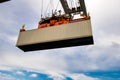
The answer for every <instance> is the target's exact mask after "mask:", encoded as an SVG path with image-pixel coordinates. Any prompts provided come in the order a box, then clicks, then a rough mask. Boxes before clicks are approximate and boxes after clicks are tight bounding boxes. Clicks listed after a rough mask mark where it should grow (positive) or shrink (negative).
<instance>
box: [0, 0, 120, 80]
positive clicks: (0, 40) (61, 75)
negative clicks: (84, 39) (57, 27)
mask: <svg viewBox="0 0 120 80" xmlns="http://www.w3.org/2000/svg"><path fill="white" fill-rule="evenodd" d="M53 1H54V3H55V4H56V3H57V0H53ZM85 2H86V7H87V11H88V12H89V13H90V16H91V23H92V31H93V37H94V45H88V46H78V47H70V48H60V49H53V50H42V51H34V52H23V51H22V50H20V49H19V48H17V47H16V42H17V38H18V35H19V30H20V28H21V26H22V25H23V24H26V29H28V30H30V29H36V28H37V25H38V22H39V20H40V18H41V0H11V1H9V2H5V3H2V4H0V80H120V31H119V30H120V27H119V26H120V22H119V19H120V9H119V7H120V5H119V3H120V0H85ZM43 3H44V4H45V7H46V5H47V4H48V2H47V1H45V0H43ZM55 6H56V5H54V7H55ZM51 8H52V7H51ZM59 8H60V9H61V7H59ZM43 11H44V12H45V9H43Z"/></svg>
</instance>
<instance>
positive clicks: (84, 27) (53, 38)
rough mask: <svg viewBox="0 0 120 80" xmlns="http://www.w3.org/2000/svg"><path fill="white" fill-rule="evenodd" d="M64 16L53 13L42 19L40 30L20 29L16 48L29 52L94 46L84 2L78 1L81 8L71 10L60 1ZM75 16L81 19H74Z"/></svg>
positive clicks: (63, 1) (62, 0) (66, 3)
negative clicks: (79, 16)
mask: <svg viewBox="0 0 120 80" xmlns="http://www.w3.org/2000/svg"><path fill="white" fill-rule="evenodd" d="M59 1H60V2H61V5H62V7H63V10H64V14H61V13H60V11H59V13H60V14H59V15H57V14H56V13H52V16H50V17H45V18H42V19H41V20H40V22H39V24H38V29H32V30H25V29H24V27H25V25H23V26H22V28H21V29H20V33H19V37H18V41H17V44H16V46H17V47H18V48H20V49H21V50H23V51H24V52H27V51H36V50H46V49H54V48H64V47H74V46H81V45H90V44H93V43H94V41H93V35H92V28H91V19H90V16H89V15H88V14H87V11H86V6H85V2H84V0H78V2H79V6H77V7H72V8H70V7H69V5H68V2H67V0H59ZM74 14H78V15H81V18H77V19H74V18H73V16H74Z"/></svg>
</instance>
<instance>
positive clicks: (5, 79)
mask: <svg viewBox="0 0 120 80" xmlns="http://www.w3.org/2000/svg"><path fill="white" fill-rule="evenodd" d="M0 80H17V79H15V78H13V77H11V76H9V75H5V74H2V73H0Z"/></svg>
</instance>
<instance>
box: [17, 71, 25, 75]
mask: <svg viewBox="0 0 120 80" xmlns="http://www.w3.org/2000/svg"><path fill="white" fill-rule="evenodd" d="M16 74H18V75H23V76H24V75H25V74H24V72H22V71H17V72H16Z"/></svg>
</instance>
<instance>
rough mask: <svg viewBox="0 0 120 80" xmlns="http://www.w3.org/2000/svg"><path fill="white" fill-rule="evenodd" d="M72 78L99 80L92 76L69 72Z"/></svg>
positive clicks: (75, 79) (76, 79)
mask: <svg viewBox="0 0 120 80" xmlns="http://www.w3.org/2000/svg"><path fill="white" fill-rule="evenodd" d="M70 77H71V78H72V79H73V80H99V79H98V78H92V77H89V76H86V75H84V74H70Z"/></svg>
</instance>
